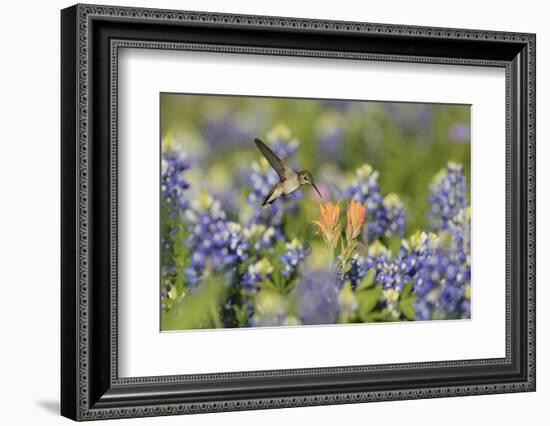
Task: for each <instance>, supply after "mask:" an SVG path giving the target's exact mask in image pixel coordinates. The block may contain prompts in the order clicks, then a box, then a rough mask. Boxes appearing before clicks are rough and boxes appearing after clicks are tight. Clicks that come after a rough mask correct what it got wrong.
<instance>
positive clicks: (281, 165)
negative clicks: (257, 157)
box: [254, 139, 292, 179]
mask: <svg viewBox="0 0 550 426" xmlns="http://www.w3.org/2000/svg"><path fill="white" fill-rule="evenodd" d="M254 143H255V144H256V146H257V147H258V149H259V150H260V152H261V153H262V154H263V156H264V157H265V158H266V160H267V161H268V162H269V164H270V165H271V167H273V169H274V170H275V171H276V172H277V174H278V175H279V179H284V178H286V177H287V176H288V175H289V174H290V173H292V169H291V168H290V167H288V165H287V164H286V163H285V162H284V161H283V160H282V159H281V158H279V156H278V155H277V154H275V153H274V152H273V151H272V150H271V148H270V147H268V146H267V145H266V144H265V143H263V142H262V141H261V140H259V139H254Z"/></svg>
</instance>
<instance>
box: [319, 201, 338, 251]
mask: <svg viewBox="0 0 550 426" xmlns="http://www.w3.org/2000/svg"><path fill="white" fill-rule="evenodd" d="M319 210H320V212H321V218H320V219H321V220H320V221H318V220H314V221H313V223H314V224H315V225H317V226H318V227H319V231H320V232H321V234H323V238H324V240H325V241H326V243H327V244H328V245H329V246H331V247H332V248H335V247H336V244H337V242H338V238H339V237H340V224H339V223H338V219H339V217H340V206H339V203H336V204H333V203H331V202H330V201H329V202H327V203H319Z"/></svg>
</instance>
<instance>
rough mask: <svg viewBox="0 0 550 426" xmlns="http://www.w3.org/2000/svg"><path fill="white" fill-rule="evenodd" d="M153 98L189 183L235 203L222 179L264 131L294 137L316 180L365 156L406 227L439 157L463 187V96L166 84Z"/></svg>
mask: <svg viewBox="0 0 550 426" xmlns="http://www.w3.org/2000/svg"><path fill="white" fill-rule="evenodd" d="M160 102H161V135H162V138H163V149H166V148H169V147H174V146H178V147H180V148H182V149H183V150H184V151H185V152H186V154H187V155H188V156H189V161H190V163H191V169H190V170H188V171H186V175H185V176H186V180H187V181H189V182H190V184H191V188H190V191H199V190H200V189H201V188H202V189H204V188H208V190H209V191H210V192H213V193H214V194H216V195H217V196H218V197H220V198H222V200H223V197H224V195H225V196H228V197H229V196H231V197H234V198H235V197H237V198H238V199H237V200H234V201H233V202H234V203H236V206H234V207H236V208H237V209H239V206H238V205H239V204H240V205H241V206H242V208H246V206H245V204H246V203H245V202H244V197H245V195H244V194H243V193H235V192H234V191H233V192H232V191H231V188H232V187H234V186H235V183H236V182H241V181H244V180H243V176H241V174H242V173H246V170H247V168H249V167H250V163H251V162H252V161H257V160H258V159H259V157H260V154H259V152H258V151H257V149H256V147H255V145H254V143H253V138H255V137H258V138H260V139H264V140H265V138H266V135H268V133H269V132H272V131H279V132H288V131H290V133H291V135H292V137H293V138H296V139H297V140H298V141H299V148H298V150H297V152H296V155H295V158H296V163H297V164H295V165H297V166H299V169H308V170H311V171H312V172H313V175H314V176H315V178H316V182H317V184H318V185H319V186H321V185H325V186H327V185H329V186H330V185H333V186H334V185H335V186H337V187H339V188H342V187H343V186H345V184H346V183H349V181H350V180H352V179H353V175H354V173H355V170H356V168H357V167H359V166H361V165H362V164H364V163H368V164H370V165H371V166H372V167H373V168H374V169H376V170H378V172H379V184H380V188H381V191H382V193H383V194H386V193H389V192H394V193H397V194H398V195H399V197H400V198H401V200H402V201H403V202H404V204H405V206H406V209H407V234H408V233H410V232H413V231H414V230H416V229H425V228H426V227H427V225H428V224H427V217H426V211H427V209H428V208H429V206H428V203H427V202H426V199H427V196H428V191H429V183H430V180H431V179H432V177H433V176H434V174H435V173H437V171H438V170H440V169H441V168H443V167H444V166H445V165H446V164H447V162H449V161H455V162H457V163H461V164H462V165H463V166H464V172H465V175H466V176H467V179H468V188H469V183H470V182H469V176H470V106H469V105H450V104H421V103H396V102H369V101H335V100H316V99H315V100H312V99H288V98H262V97H241V96H211V95H186V94H168V93H163V94H161V97H160ZM244 192H246V191H244ZM467 196H468V197H469V194H467ZM226 202H227V203H231V202H232V201H231V200H226ZM229 210H231V209H229Z"/></svg>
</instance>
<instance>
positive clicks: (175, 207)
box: [160, 149, 189, 217]
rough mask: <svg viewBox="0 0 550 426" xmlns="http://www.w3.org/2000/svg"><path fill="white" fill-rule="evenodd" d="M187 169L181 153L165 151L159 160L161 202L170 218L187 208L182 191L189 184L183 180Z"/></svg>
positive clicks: (187, 165) (183, 155)
mask: <svg viewBox="0 0 550 426" xmlns="http://www.w3.org/2000/svg"><path fill="white" fill-rule="evenodd" d="M188 168H189V164H188V163H187V161H186V159H185V154H184V153H183V151H178V150H173V149H170V150H167V151H165V152H163V153H162V158H161V177H160V179H161V182H160V192H161V200H162V202H163V203H165V204H166V205H167V206H168V209H169V212H170V216H171V217H175V216H177V215H178V214H179V213H181V212H183V210H185V208H186V207H187V199H186V198H185V194H184V191H185V190H186V189H187V188H189V183H188V182H187V181H186V180H185V179H184V178H183V172H184V171H185V170H187V169H188Z"/></svg>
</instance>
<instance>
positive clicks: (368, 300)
mask: <svg viewBox="0 0 550 426" xmlns="http://www.w3.org/2000/svg"><path fill="white" fill-rule="evenodd" d="M355 297H357V302H358V303H359V316H360V317H361V319H362V320H363V321H364V322H365V318H366V317H367V316H368V314H369V313H370V312H371V311H372V310H373V309H374V308H375V307H376V305H378V302H379V301H380V299H381V298H382V286H381V285H376V286H374V287H373V288H369V289H367V290H362V291H359V292H356V294H355Z"/></svg>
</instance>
